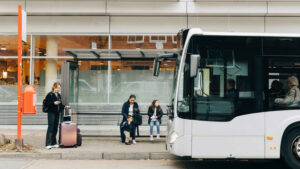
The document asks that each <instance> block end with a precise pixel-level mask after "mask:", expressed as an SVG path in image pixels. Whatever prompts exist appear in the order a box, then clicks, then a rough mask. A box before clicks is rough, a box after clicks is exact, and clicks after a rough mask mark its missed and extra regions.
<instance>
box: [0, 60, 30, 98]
mask: <svg viewBox="0 0 300 169" xmlns="http://www.w3.org/2000/svg"><path fill="white" fill-rule="evenodd" d="M17 61H18V60H17V59H1V58H0V102H15V101H17V83H18V66H17ZM22 65H23V76H22V85H26V84H29V59H23V62H22Z"/></svg>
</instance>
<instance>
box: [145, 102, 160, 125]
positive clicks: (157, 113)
mask: <svg viewBox="0 0 300 169" xmlns="http://www.w3.org/2000/svg"><path fill="white" fill-rule="evenodd" d="M153 114H154V110H153V108H152V106H150V107H149V109H148V116H149V118H148V124H150V121H151V117H152V116H153ZM163 114H164V112H163V110H162V108H161V107H160V106H158V107H157V110H156V116H157V120H158V121H159V123H160V124H161V117H162V116H163Z"/></svg>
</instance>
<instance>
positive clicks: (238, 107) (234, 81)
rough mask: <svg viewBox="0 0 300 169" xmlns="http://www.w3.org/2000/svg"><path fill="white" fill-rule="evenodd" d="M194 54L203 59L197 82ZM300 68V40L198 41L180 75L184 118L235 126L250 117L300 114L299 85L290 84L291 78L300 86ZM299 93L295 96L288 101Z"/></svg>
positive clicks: (191, 45) (199, 38) (209, 38)
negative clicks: (192, 64)
mask: <svg viewBox="0 0 300 169" xmlns="http://www.w3.org/2000/svg"><path fill="white" fill-rule="evenodd" d="M192 54H199V55H200V56H201V63H200V66H199V68H198V74H197V76H196V77H195V78H190V76H189V73H190V66H189V64H190V55H192ZM299 63H300V39H299V38H279V37H278V38H276V37H241V36H194V37H192V39H191V41H190V43H189V46H188V52H187V56H186V60H185V64H184V68H183V69H182V72H180V73H181V80H180V84H179V86H180V87H179V95H178V99H177V100H178V102H177V105H178V111H177V112H178V116H179V117H181V118H186V119H194V120H208V121H229V120H231V119H233V118H234V117H237V116H240V115H245V114H250V113H257V112H262V111H275V110H282V109H285V110H286V109H298V108H299V105H300V92H299V89H298V85H295V86H294V87H290V86H288V84H289V83H291V82H290V79H291V77H295V78H294V81H297V84H298V78H299V77H300V72H299V70H300V64H299ZM295 79H296V80H295ZM274 83H275V84H277V85H276V86H275V87H274ZM294 90H295V92H294V93H296V94H294V95H295V96H293V97H291V96H290V98H288V96H287V95H288V94H289V93H290V92H293V91H294ZM288 99H289V100H288Z"/></svg>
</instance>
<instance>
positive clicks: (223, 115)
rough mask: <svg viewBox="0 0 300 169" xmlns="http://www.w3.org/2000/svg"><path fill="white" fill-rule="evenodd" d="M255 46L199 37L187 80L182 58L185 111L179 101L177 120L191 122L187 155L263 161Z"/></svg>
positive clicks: (259, 61)
mask: <svg viewBox="0 0 300 169" xmlns="http://www.w3.org/2000/svg"><path fill="white" fill-rule="evenodd" d="M257 42H259V39H256V38H247V37H245V38H241V37H218V36H216V37H211V36H210V37H209V36H208V37H205V36H202V37H199V39H197V44H196V45H197V47H198V48H199V47H200V48H199V51H200V53H199V54H200V56H201V63H200V66H199V68H198V75H197V76H196V77H193V78H190V74H189V69H190V67H194V66H190V65H192V63H189V56H187V60H186V64H185V68H184V69H183V71H184V72H183V73H184V79H185V80H183V83H182V85H183V93H182V96H183V99H185V100H188V101H187V102H186V103H187V104H189V106H188V107H189V108H190V109H189V110H187V111H185V110H186V109H184V105H183V104H181V103H182V102H180V97H179V99H178V116H179V117H181V118H185V119H191V122H192V124H191V130H192V131H191V137H192V138H191V140H192V152H191V154H192V157H194V158H264V113H263V112H262V111H263V106H262V105H263V104H262V103H261V102H262V100H263V99H264V98H263V86H264V83H263V75H262V73H263V59H262V56H261V55H260V56H259V55H257V52H256V50H257V51H259V50H260V46H259V45H257V44H259V43H257ZM191 52H193V54H197V51H191ZM179 94H180V93H179ZM185 97H186V98H185ZM182 105H183V106H182Z"/></svg>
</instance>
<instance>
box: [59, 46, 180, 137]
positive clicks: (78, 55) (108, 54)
mask: <svg viewBox="0 0 300 169" xmlns="http://www.w3.org/2000/svg"><path fill="white" fill-rule="evenodd" d="M64 51H65V52H66V53H68V54H69V55H70V56H72V57H73V60H67V61H64V62H63V64H62V75H61V76H62V77H61V79H62V81H61V82H62V101H63V104H66V105H70V106H71V107H72V109H73V110H74V112H76V113H75V114H76V115H75V116H73V120H74V121H75V122H76V121H77V117H78V116H81V115H84V116H88V115H90V116H95V115H99V116H100V115H102V116H103V115H107V116H111V115H117V116H120V117H121V114H120V113H118V114H116V113H103V112H95V111H93V112H88V113H87V112H80V111H79V110H78V101H79V100H78V96H79V94H78V91H79V90H78V88H79V69H78V68H79V64H78V62H79V61H80V62H84V61H110V60H119V61H122V60H133V61H134V60H139V61H143V60H148V61H149V60H150V61H151V60H154V59H155V58H156V57H158V56H160V55H163V54H178V53H179V51H178V50H177V49H64ZM145 115H146V114H145V113H142V116H145ZM137 131H138V133H137V135H138V136H139V130H138V129H137ZM84 136H89V137H93V136H94V137H96V136H97V137H98V136H102V137H103V136H104V135H84Z"/></svg>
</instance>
